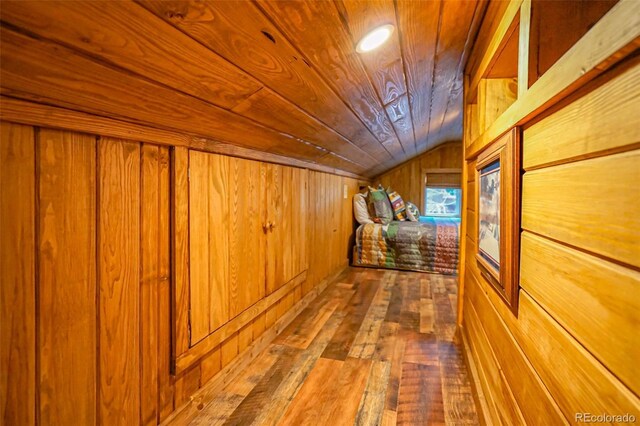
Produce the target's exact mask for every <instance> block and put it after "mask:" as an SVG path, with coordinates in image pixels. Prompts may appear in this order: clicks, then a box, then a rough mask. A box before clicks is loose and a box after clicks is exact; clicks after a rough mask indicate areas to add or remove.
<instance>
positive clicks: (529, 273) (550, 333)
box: [462, 1, 640, 425]
mask: <svg viewBox="0 0 640 426" xmlns="http://www.w3.org/2000/svg"><path fill="white" fill-rule="evenodd" d="M524 3H525V4H526V1H525V2H524ZM619 7H621V8H625V7H631V8H633V7H635V6H634V5H633V2H620V3H619V4H618V6H615V7H614V9H613V11H614V12H615V11H616V8H619ZM627 13H628V12H627ZM623 15H625V16H626V13H623ZM610 17H611V16H609V18H610ZM605 18H607V17H605ZM605 18H603V22H608V21H607V19H605ZM543 19H544V18H543ZM636 22H637V20H636ZM608 25H609V27H608V28H609V35H610V37H613V35H615V34H617V33H616V31H617V28H618V27H620V26H621V24H620V23H619V22H616V21H613V22H608ZM636 28H637V27H636ZM594 29H595V30H598V31H604V30H602V27H595V28H594ZM588 35H589V33H587V36H588ZM491 36H492V35H491V34H486V33H483V32H481V33H480V37H479V40H482V39H487V38H489V39H490V38H491ZM583 42H584V43H587V44H584V43H583ZM580 43H582V44H581V45H580V48H578V46H576V49H575V51H577V52H580V49H587V50H585V51H590V50H589V49H593V48H594V47H593V44H590V42H589V41H588V40H587V41H585V40H580V41H578V44H580ZM616 53H617V52H616ZM483 54H484V50H482V49H480V50H479V51H477V52H474V55H480V56H482V55H483ZM525 56H526V55H525ZM621 58H624V54H617V55H616V59H617V60H619V59H621ZM476 59H477V58H476ZM581 59H582V58H580V56H579V54H576V55H575V56H573V57H572V56H566V57H563V58H561V59H560V60H559V62H558V63H557V64H555V65H553V66H551V67H550V68H549V70H548V71H547V72H548V73H551V74H550V75H549V76H546V75H545V76H543V77H542V78H541V79H540V80H538V81H537V82H536V84H534V85H533V86H532V87H531V88H530V89H528V92H527V90H525V91H524V96H523V97H522V98H521V99H520V98H519V99H518V101H517V102H516V103H515V104H514V106H513V108H511V109H510V111H511V112H513V113H514V114H515V115H514V117H515V116H518V115H520V116H529V117H532V116H533V114H532V112H531V111H529V112H526V108H527V107H528V105H534V104H535V103H536V102H537V101H536V100H534V99H532V96H534V95H533V94H531V93H534V94H535V93H539V92H537V91H536V90H538V89H539V88H540V87H541V86H540V84H541V83H540V82H541V81H542V82H543V81H544V78H545V77H548V78H552V77H551V75H554V73H555V72H556V69H558V68H557V67H561V68H559V69H562V67H566V63H567V61H571V62H576V61H579V60H581ZM476 62H478V61H477V60H476ZM473 77H474V76H473V75H471V78H472V79H473ZM553 79H554V80H557V79H556V78H555V77H554V78H553ZM639 79H640V65H638V61H637V59H634V58H629V59H627V60H626V61H623V62H622V63H621V64H619V65H618V66H617V67H616V68H614V69H612V70H610V71H608V72H606V73H604V74H602V75H600V76H599V77H598V78H596V79H595V80H593V81H592V82H591V83H588V84H586V85H584V86H583V87H582V88H581V89H580V90H579V91H578V92H576V93H574V94H572V95H571V97H569V98H564V99H562V98H560V99H558V100H557V102H558V103H557V104H556V105H555V106H554V107H553V108H552V109H547V110H546V111H542V114H540V115H537V117H534V118H533V119H529V120H526V122H520V123H516V122H515V121H514V122H513V123H512V124H520V125H522V151H523V159H522V164H523V170H521V174H522V206H521V212H520V214H521V218H522V222H521V223H522V225H521V227H522V231H521V235H520V244H521V254H520V265H519V274H520V280H519V283H520V291H519V308H518V313H517V316H516V315H514V314H513V313H512V312H511V311H510V310H509V309H508V307H507V306H506V305H505V304H504V303H503V302H502V300H501V299H500V297H499V296H498V294H497V293H496V291H494V289H493V288H492V287H491V285H490V284H489V283H488V282H487V281H486V280H485V279H484V278H483V276H482V273H481V272H480V270H479V268H478V265H477V262H476V259H475V253H476V235H477V230H476V212H475V211H474V210H475V208H474V205H475V202H474V200H475V197H476V196H477V194H476V191H477V188H476V184H475V182H476V171H475V163H476V162H475V154H474V152H481V151H482V147H483V146H486V143H489V142H491V141H490V140H487V141H485V140H484V139H485V138H486V135H480V136H479V137H478V140H477V141H475V143H470V141H465V146H466V147H467V152H466V154H467V160H468V161H467V163H466V166H465V170H466V180H467V182H466V184H465V200H466V201H465V204H466V219H463V222H464V223H465V230H466V232H465V233H466V241H465V248H464V251H465V259H466V260H465V263H464V272H463V277H464V290H463V291H464V296H463V297H464V299H463V305H462V306H463V323H462V326H463V335H464V337H465V340H466V341H467V345H468V348H469V349H470V356H471V358H472V361H473V364H474V365H475V366H476V367H477V376H476V378H477V387H478V389H479V390H481V393H482V394H483V399H482V402H483V404H482V405H483V407H484V411H485V412H484V416H485V419H486V423H488V424H503V425H514V424H531V425H538V424H575V423H577V422H578V419H577V417H576V415H577V413H593V414H594V415H596V414H597V415H600V414H611V415H615V414H620V415H624V414H625V413H629V414H632V415H634V416H635V418H636V419H637V418H639V416H640V399H639V398H638V397H639V395H640V375H639V374H638V367H637V360H638V358H639V357H640V343H639V341H638V339H637V330H638V312H640V272H639V271H640V261H639V259H640V246H639V245H638V241H639V240H640V221H639V219H638V218H639V217H640V198H638V189H637V188H638V183H639V182H640V149H639V148H640V144H639V142H640V119H639V116H638V114H637V113H636V111H638V110H639V109H640V91H639V89H638V81H639ZM583 84H584V83H583ZM556 99H557V98H556ZM505 114H507V113H505ZM504 120H505V117H504V116H502V117H500V118H498V121H500V122H501V123H503V122H504ZM471 142H474V141H471ZM514 214H518V212H514Z"/></svg>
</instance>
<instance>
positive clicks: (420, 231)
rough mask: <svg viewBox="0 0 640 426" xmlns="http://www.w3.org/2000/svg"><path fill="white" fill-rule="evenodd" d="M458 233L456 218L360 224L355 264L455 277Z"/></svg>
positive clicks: (424, 218) (428, 218)
mask: <svg viewBox="0 0 640 426" xmlns="http://www.w3.org/2000/svg"><path fill="white" fill-rule="evenodd" d="M459 233H460V219H455V218H434V217H424V216H421V217H420V220H419V221H418V222H409V221H405V222H400V221H393V222H391V223H389V224H388V225H381V224H377V223H371V224H364V225H360V227H358V229H357V230H356V244H355V248H354V255H353V265H354V266H370V267H376V268H380V267H382V268H392V269H406V270H412V271H423V272H435V273H440V274H456V273H457V269H458V243H459Z"/></svg>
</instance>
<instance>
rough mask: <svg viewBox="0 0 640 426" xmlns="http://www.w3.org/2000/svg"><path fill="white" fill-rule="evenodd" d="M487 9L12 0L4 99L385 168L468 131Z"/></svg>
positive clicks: (412, 4) (356, 169) (400, 0)
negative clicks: (375, 43)
mask: <svg viewBox="0 0 640 426" xmlns="http://www.w3.org/2000/svg"><path fill="white" fill-rule="evenodd" d="M485 5H486V2H484V1H477V0H467V1H461V0H432V1H416V0H381V1H351V0H336V1H334V2H332V1H310V0H307V1H272V0H256V1H242V2H234V1H165V0H139V1H137V2H130V1H115V2H106V1H86V2H79V1H73V2H71V1H60V2H56V1H45V2H40V1H3V2H2V7H1V8H0V17H1V20H2V29H1V30H0V31H1V41H2V48H1V49H0V53H1V71H2V73H1V75H0V86H1V91H2V92H1V93H2V95H3V96H8V97H14V98H21V99H28V100H32V101H35V102H39V103H43V104H48V105H55V106H60V107H64V108H67V109H72V110H77V111H83V112H89V113H92V114H96V115H101V116H108V117H113V118H117V119H120V120H124V121H129V122H135V123H141V124H145V125H148V126H152V127H157V128H162V129H171V130H177V131H181V132H185V133H189V134H193V135H197V136H200V137H204V138H208V139H210V140H212V141H221V142H226V143H230V144H234V145H238V146H243V147H248V148H252V149H257V150H261V151H266V152H270V153H274V154H279V155H286V156H288V157H292V158H296V159H301V160H305V161H309V162H314V163H318V164H323V165H327V166H330V167H334V168H338V169H342V170H345V171H348V172H352V173H357V174H363V175H367V176H374V175H377V174H379V173H381V172H383V171H385V170H387V169H389V168H391V167H393V166H395V165H397V164H399V163H401V162H403V161H406V160H407V159H409V158H411V157H413V156H415V155H417V154H420V153H422V152H424V151H426V150H427V149H430V148H432V147H433V146H435V145H438V144H440V143H443V142H447V141H451V140H460V139H461V137H462V73H463V68H464V62H465V59H466V54H467V52H468V50H469V46H470V45H471V44H472V42H473V37H474V36H475V32H476V30H477V27H478V24H479V22H480V20H481V19H482V16H483V14H484V9H485ZM386 23H391V24H393V25H394V26H395V27H396V31H394V33H393V35H392V38H391V39H390V40H389V41H388V42H387V43H386V44H385V45H384V46H383V47H381V48H380V49H378V50H376V51H373V52H370V53H366V54H358V53H356V52H355V48H354V46H355V44H356V43H357V41H358V40H359V39H360V38H361V37H362V36H363V35H364V34H366V33H367V32H368V31H369V30H370V29H372V28H374V27H376V26H378V25H382V24H386Z"/></svg>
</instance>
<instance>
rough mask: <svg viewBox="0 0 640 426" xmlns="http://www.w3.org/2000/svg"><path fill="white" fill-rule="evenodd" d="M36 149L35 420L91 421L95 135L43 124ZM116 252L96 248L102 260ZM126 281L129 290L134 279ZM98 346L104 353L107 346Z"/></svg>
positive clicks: (134, 285) (106, 319)
mask: <svg viewBox="0 0 640 426" xmlns="http://www.w3.org/2000/svg"><path fill="white" fill-rule="evenodd" d="M37 150H38V163H39V164H38V175H39V188H38V191H39V193H38V196H39V202H40V208H39V212H38V228H39V241H38V247H39V250H38V252H39V262H38V263H39V265H38V269H39V341H38V346H39V357H40V378H39V380H40V381H39V389H40V422H41V423H42V424H78V423H80V424H95V423H96V383H97V382H98V380H97V373H96V359H97V355H96V348H97V336H96V329H97V324H96V319H97V317H98V316H97V311H96V140H95V137H93V136H89V135H82V134H78V133H71V132H62V131H57V130H44V129H43V130H41V131H40V134H39V137H38V144H37ZM138 161H139V160H138V159H137V158H136V164H137V163H138ZM136 196H137V194H136ZM136 219H137V211H136ZM136 219H134V218H132V221H135V220H136ZM136 223H137V222H136ZM114 225H115V224H114ZM116 230H117V226H114V230H113V232H115V231H116ZM134 239H135V241H136V242H137V240H138V235H137V233H136V234H134ZM115 252H116V250H114V251H104V250H102V251H101V253H103V254H104V256H103V258H105V259H107V258H109V257H110V256H111V255H113V254H114V253H115ZM116 255H117V254H116ZM133 255H134V256H135V258H134V259H137V253H135V254H133ZM135 266H136V268H137V264H136V265H135ZM118 272H120V271H118ZM107 276H108V275H107ZM105 278H106V277H105ZM130 284H131V288H132V289H134V291H135V289H136V288H137V286H138V283H137V280H136V281H135V282H131V283H130ZM126 301H127V302H130V303H134V302H133V301H129V300H126ZM135 303H137V301H135ZM125 306H126V305H125ZM103 312H104V311H103ZM109 313H110V312H109ZM119 320H120V319H119ZM122 320H124V321H126V319H125V318H122ZM109 321H112V322H114V318H113V317H110V316H109V315H106V316H105V317H103V322H102V324H109ZM118 349H119V350H122V349H128V347H126V346H125V347H119V348H118ZM131 349H133V348H131ZM101 352H102V353H103V354H108V353H109V345H108V344H106V343H105V345H104V347H101ZM134 354H136V355H137V351H136V352H134ZM135 359H137V358H135V357H133V360H132V361H131V362H134V360H135ZM132 374H136V375H137V374H138V370H137V368H136V369H135V370H134V372H133V373H132ZM135 392H136V393H137V388H135ZM135 421H136V422H137V421H138V417H137V413H136V417H135Z"/></svg>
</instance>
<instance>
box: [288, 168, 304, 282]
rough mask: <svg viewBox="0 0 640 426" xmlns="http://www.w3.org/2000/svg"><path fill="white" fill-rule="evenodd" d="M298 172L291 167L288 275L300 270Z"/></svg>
mask: <svg viewBox="0 0 640 426" xmlns="http://www.w3.org/2000/svg"><path fill="white" fill-rule="evenodd" d="M300 172H301V170H300V169H298V168H294V167H292V168H291V190H290V191H291V195H290V197H291V198H290V200H291V201H290V208H289V217H290V221H289V229H290V230H289V234H290V236H291V240H290V243H289V246H287V247H285V248H286V249H287V251H288V252H289V256H290V259H291V266H290V270H289V271H290V276H291V278H293V277H295V276H296V275H298V274H299V273H300V272H301V271H300V248H299V246H300Z"/></svg>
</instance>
